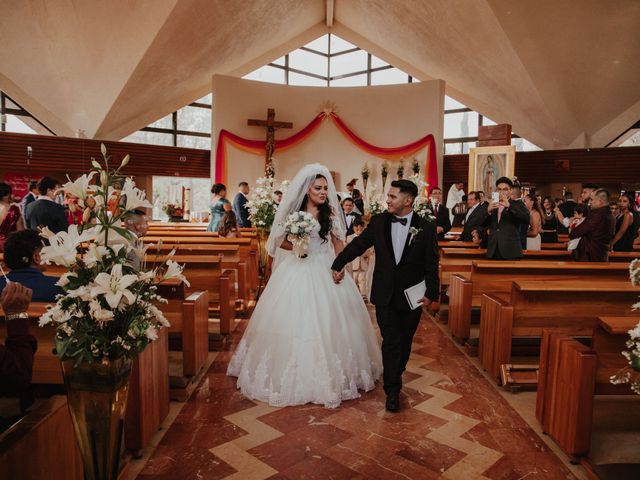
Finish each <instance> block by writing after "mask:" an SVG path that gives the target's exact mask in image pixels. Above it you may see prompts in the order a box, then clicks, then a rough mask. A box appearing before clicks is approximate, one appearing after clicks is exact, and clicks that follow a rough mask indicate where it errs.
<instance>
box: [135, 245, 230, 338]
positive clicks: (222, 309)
mask: <svg viewBox="0 0 640 480" xmlns="http://www.w3.org/2000/svg"><path fill="white" fill-rule="evenodd" d="M147 257H148V260H147V261H152V259H151V258H149V257H150V256H149V255H147ZM154 257H155V256H154ZM161 260H162V259H161ZM173 260H175V261H176V262H178V263H179V264H180V265H184V270H183V274H184V275H185V277H186V278H187V280H188V281H189V283H190V284H191V285H190V286H189V287H186V288H185V292H186V293H187V294H189V295H190V294H192V293H194V292H201V291H207V292H209V311H210V312H213V313H214V314H215V315H217V316H218V318H220V333H221V334H228V333H230V332H231V327H232V324H233V321H234V318H235V300H236V299H235V295H234V293H233V292H234V288H233V287H232V285H233V283H232V278H233V275H234V274H233V272H232V271H230V270H226V269H225V270H223V269H222V260H221V257H220V256H217V257H203V256H200V255H174V256H173Z"/></svg>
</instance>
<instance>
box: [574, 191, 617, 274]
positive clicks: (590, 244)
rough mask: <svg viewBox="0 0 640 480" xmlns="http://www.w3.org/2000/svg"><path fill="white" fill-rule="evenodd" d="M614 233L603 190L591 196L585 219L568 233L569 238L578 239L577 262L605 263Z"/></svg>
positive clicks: (613, 222)
mask: <svg viewBox="0 0 640 480" xmlns="http://www.w3.org/2000/svg"><path fill="white" fill-rule="evenodd" d="M614 231H615V221H614V219H613V216H612V215H611V210H609V192H608V191H607V190H605V189H604V188H600V189H598V190H595V191H594V192H592V194H591V208H590V209H589V214H588V216H587V219H586V220H585V221H584V222H582V223H581V224H580V225H578V226H577V227H575V228H574V229H573V230H572V231H571V232H569V238H570V239H574V238H578V237H581V238H580V243H579V244H578V248H576V260H577V261H579V262H606V261H608V260H609V249H610V248H611V240H612V239H613V235H614Z"/></svg>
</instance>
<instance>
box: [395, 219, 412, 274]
mask: <svg viewBox="0 0 640 480" xmlns="http://www.w3.org/2000/svg"><path fill="white" fill-rule="evenodd" d="M396 217H397V218H406V219H407V224H406V225H402V224H401V223H400V222H392V223H391V241H392V243H393V256H394V257H395V258H396V265H397V264H398V263H400V259H401V258H402V251H403V250H404V244H405V243H406V241H407V235H408V234H409V228H410V227H411V218H412V217H413V212H410V213H409V215H405V216H404V217H399V216H397V215H396Z"/></svg>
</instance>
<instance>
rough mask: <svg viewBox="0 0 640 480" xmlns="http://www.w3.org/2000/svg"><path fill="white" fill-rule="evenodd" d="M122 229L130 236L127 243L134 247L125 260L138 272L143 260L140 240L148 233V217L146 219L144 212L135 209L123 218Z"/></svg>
mask: <svg viewBox="0 0 640 480" xmlns="http://www.w3.org/2000/svg"><path fill="white" fill-rule="evenodd" d="M124 228H126V229H127V231H128V232H129V234H130V235H131V238H130V239H129V242H130V244H131V245H133V246H134V249H132V250H130V251H129V253H128V254H127V259H128V260H129V263H131V266H132V267H133V269H134V270H136V271H140V270H141V268H142V263H143V260H144V259H143V258H142V257H141V255H143V253H142V248H143V247H144V245H143V244H142V240H140V239H141V238H142V237H144V236H145V235H146V234H147V232H148V231H149V217H147V214H146V212H145V211H144V210H141V209H135V210H133V211H131V213H129V215H127V218H125V220H124Z"/></svg>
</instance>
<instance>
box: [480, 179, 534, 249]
mask: <svg viewBox="0 0 640 480" xmlns="http://www.w3.org/2000/svg"><path fill="white" fill-rule="evenodd" d="M512 187H513V183H512V182H511V180H510V179H509V178H507V177H500V178H499V179H498V180H497V181H496V191H497V192H498V194H499V201H497V202H491V203H490V204H489V206H488V207H487V217H486V220H485V227H489V230H490V234H489V244H488V246H487V258H491V259H494V260H513V259H516V258H520V257H522V244H521V243H520V231H519V227H520V224H521V223H529V210H528V209H527V207H526V206H525V204H524V202H521V201H517V200H512V199H511V188H512Z"/></svg>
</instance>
